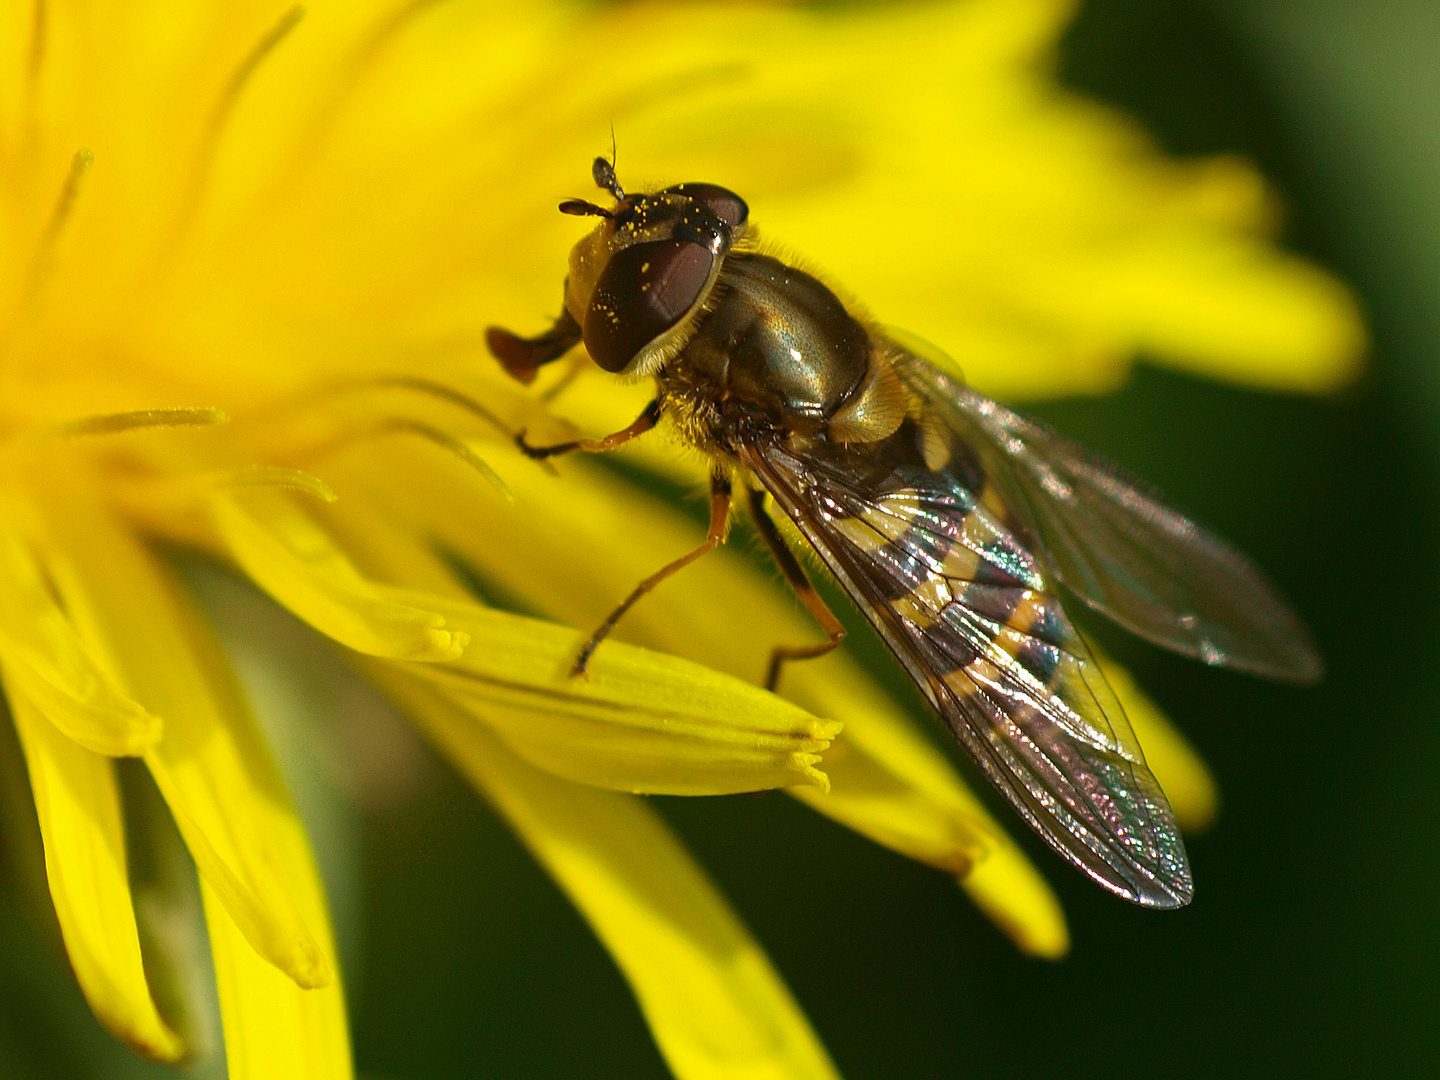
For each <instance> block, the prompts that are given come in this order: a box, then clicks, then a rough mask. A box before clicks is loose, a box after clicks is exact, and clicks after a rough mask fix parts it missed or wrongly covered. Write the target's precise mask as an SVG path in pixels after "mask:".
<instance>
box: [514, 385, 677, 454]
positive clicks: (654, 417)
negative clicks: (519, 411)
mask: <svg viewBox="0 0 1440 1080" xmlns="http://www.w3.org/2000/svg"><path fill="white" fill-rule="evenodd" d="M659 422H660V399H659V398H656V399H655V400H654V401H652V402H650V404H649V405H646V406H645V411H644V412H642V413H641V414H640V415H639V416H637V417H636V418H635V422H634V423H633V424H631V425H630V426H629V427H627V428H624V429H622V430H620V431H616V432H614V433H612V434H610V435H606V436H605V437H604V438H603V439H574V440H572V441H570V442H563V443H555V444H554V445H552V446H531V445H530V444H529V443H527V442H526V441H525V432H523V431H522V432H520V434H518V435H516V436H515V445H516V446H517V447H519V448H520V452H521V453H522V454H524V455H525V456H526V457H528V458H531V459H533V460H535V461H544V460H545V459H546V458H552V457H556V456H557V455H559V454H568V453H570V452H571V451H573V450H584V451H585V452H587V453H592V454H599V453H603V452H605V451H606V450H614V449H615V448H616V447H617V446H624V445H625V444H626V443H627V442H629V441H630V440H631V439H633V438H635V437H636V436H637V435H643V434H645V432H647V431H649V430H650V429H651V428H653V427H654V426H655V425H656V424H658V423H659Z"/></svg>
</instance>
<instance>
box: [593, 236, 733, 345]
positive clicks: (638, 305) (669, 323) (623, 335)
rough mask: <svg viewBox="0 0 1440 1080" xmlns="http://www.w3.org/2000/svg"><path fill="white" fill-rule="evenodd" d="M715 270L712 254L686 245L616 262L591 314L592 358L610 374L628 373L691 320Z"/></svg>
mask: <svg viewBox="0 0 1440 1080" xmlns="http://www.w3.org/2000/svg"><path fill="white" fill-rule="evenodd" d="M714 264H715V257H714V256H713V255H711V253H710V251H709V250H708V249H707V248H704V247H701V246H700V245H699V244H694V243H690V242H688V241H684V240H653V241H651V242H649V243H646V244H636V245H634V246H633V247H628V248H626V249H625V250H623V251H620V252H617V253H616V254H615V255H613V256H611V258H610V261H609V262H608V263H607V264H606V266H605V271H604V272H603V273H602V274H601V275H600V280H599V281H598V282H596V284H595V292H594V293H593V294H592V295H591V299H590V307H589V309H588V310H587V311H586V312H585V325H584V334H585V348H586V350H587V351H588V352H589V353H590V356H591V358H592V359H593V360H594V361H595V363H597V364H599V365H600V366H601V367H602V368H604V369H605V370H606V371H624V370H625V369H626V368H627V367H628V366H629V365H630V362H631V361H632V360H633V359H635V357H636V355H637V354H638V353H639V352H640V351H641V350H642V349H644V348H645V346H647V345H649V344H650V343H651V342H652V341H654V340H655V339H656V338H658V337H659V336H660V335H661V334H663V333H665V331H667V330H669V329H670V328H671V327H673V326H674V325H675V324H676V323H678V322H679V321H680V320H681V319H683V318H684V317H685V313H686V312H687V311H689V310H690V309H691V308H692V307H693V306H694V305H695V302H696V301H697V300H699V299H700V294H701V293H702V292H704V291H705V283H706V282H707V281H708V280H709V279H710V271H711V269H713V267H714Z"/></svg>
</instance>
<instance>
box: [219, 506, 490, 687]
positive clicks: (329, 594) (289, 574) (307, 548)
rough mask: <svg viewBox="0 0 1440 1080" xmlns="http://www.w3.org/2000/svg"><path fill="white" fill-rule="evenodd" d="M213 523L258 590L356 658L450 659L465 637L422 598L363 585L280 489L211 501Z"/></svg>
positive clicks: (461, 650) (346, 562) (366, 582)
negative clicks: (357, 655)
mask: <svg viewBox="0 0 1440 1080" xmlns="http://www.w3.org/2000/svg"><path fill="white" fill-rule="evenodd" d="M211 505H212V508H213V511H214V516H215V524H216V526H217V527H218V528H219V530H220V534H221V535H222V536H223V537H224V539H225V543H226V544H227V545H228V546H229V549H230V551H231V553H232V554H233V555H234V556H235V558H236V559H237V560H238V561H239V563H240V565H241V566H242V567H244V568H245V571H246V572H247V573H248V574H249V575H250V576H251V577H252V578H254V579H255V581H256V582H257V583H258V584H259V585H260V587H261V588H263V589H265V591H266V592H268V593H270V595H271V596H273V597H275V599H276V600H278V601H279V602H280V603H282V604H284V605H285V606H286V607H287V608H289V609H290V610H291V611H293V612H294V613H295V614H296V615H298V616H300V618H302V619H304V620H305V621H306V622H308V623H309V624H310V625H311V626H313V627H315V628H316V629H317V630H319V631H320V632H321V633H323V634H326V635H328V636H330V637H332V638H334V639H335V640H336V641H338V642H340V643H341V644H343V645H348V646H349V647H350V648H352V649H354V650H356V651H357V652H362V653H369V654H371V655H374V656H386V657H390V658H392V659H399V660H453V659H455V658H456V657H457V656H459V655H460V653H461V652H463V651H464V648H465V645H466V642H467V640H468V639H467V638H466V637H465V635H464V634H463V633H456V632H455V631H453V630H451V629H447V628H446V625H445V619H444V617H443V616H441V615H439V614H438V613H436V612H435V611H431V610H427V609H426V608H425V607H423V606H422V605H423V600H422V599H421V598H419V597H413V596H409V595H407V594H405V593H403V592H402V591H401V590H398V589H389V588H386V587H384V586H380V585H377V584H375V583H373V582H369V581H366V580H365V579H364V578H363V577H361V575H360V573H359V571H357V570H356V569H355V567H354V566H353V565H352V564H351V563H350V561H349V560H348V559H347V558H346V557H345V555H344V553H343V552H341V551H340V550H339V549H338V548H337V547H336V546H335V545H334V543H333V542H332V541H331V540H330V538H329V537H328V536H327V535H326V534H325V532H324V531H323V530H322V529H320V528H319V527H317V526H316V524H315V523H314V521H313V520H312V519H311V518H310V517H309V516H308V515H307V514H306V513H305V512H304V511H303V510H302V509H301V508H300V507H298V506H297V505H296V504H295V502H294V499H293V497H291V496H290V495H288V494H287V493H284V492H279V491H265V490H259V491H251V492H246V493H245V494H244V495H238V494H236V495H215V496H213V498H212V503H211Z"/></svg>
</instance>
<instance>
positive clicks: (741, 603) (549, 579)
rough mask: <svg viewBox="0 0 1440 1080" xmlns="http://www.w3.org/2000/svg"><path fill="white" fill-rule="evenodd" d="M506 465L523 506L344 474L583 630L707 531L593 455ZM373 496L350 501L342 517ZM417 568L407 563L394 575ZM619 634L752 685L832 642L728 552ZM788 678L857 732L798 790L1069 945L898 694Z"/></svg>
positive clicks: (1040, 884) (849, 670)
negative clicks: (822, 777) (822, 778)
mask: <svg viewBox="0 0 1440 1080" xmlns="http://www.w3.org/2000/svg"><path fill="white" fill-rule="evenodd" d="M495 463H496V466H497V468H499V469H500V470H501V471H502V472H503V474H504V476H505V479H506V482H507V483H508V484H509V485H510V486H511V488H512V489H513V490H514V491H515V493H516V495H517V501H516V502H515V503H513V504H511V503H508V502H505V501H504V500H502V499H500V498H498V497H497V496H495V495H494V494H492V493H491V492H490V491H488V490H482V489H479V488H478V486H477V485H475V484H474V483H473V481H471V480H469V479H468V478H467V477H466V476H465V475H464V473H463V472H462V471H461V470H459V469H457V468H455V467H453V466H451V465H450V464H449V463H447V462H444V461H437V460H436V459H433V458H422V457H420V456H418V455H407V456H400V457H393V456H387V458H386V460H385V461H383V462H381V461H376V460H374V459H373V458H369V457H367V458H365V459H364V460H363V461H360V460H359V459H358V458H350V459H347V460H346V462H345V463H342V464H340V465H339V466H338V468H337V473H339V474H342V475H350V474H352V473H354V479H353V486H355V487H361V486H363V487H364V488H368V489H369V491H370V492H372V493H373V498H375V499H377V500H379V501H380V502H381V503H382V504H383V505H384V506H385V507H386V508H387V509H388V510H389V511H390V512H391V513H393V514H394V516H395V517H396V518H397V519H398V520H399V521H400V522H403V523H407V524H408V526H409V528H410V529H411V530H412V531H413V533H414V534H417V535H420V536H425V537H433V538H434V539H435V540H436V541H438V542H439V543H440V544H441V545H442V546H444V547H445V548H446V549H448V550H450V551H453V552H454V553H456V554H457V555H458V556H460V557H461V558H462V559H463V560H464V561H466V562H467V564H468V565H470V566H472V567H474V568H475V570H477V571H478V572H479V573H480V574H481V575H482V581H490V580H493V581H495V582H498V583H500V584H501V585H503V586H504V587H505V588H506V589H507V590H508V591H509V592H510V593H511V594H512V595H515V596H519V597H521V598H523V599H524V600H525V602H527V603H529V604H532V605H534V606H536V607H539V608H542V609H543V610H545V611H546V612H547V613H548V614H552V615H555V616H556V617H559V618H563V619H566V620H567V621H571V622H575V623H578V624H579V625H581V626H585V625H593V624H594V623H596V622H598V621H599V619H600V618H602V617H603V615H604V614H605V612H606V611H607V610H608V608H609V606H610V605H612V604H613V603H614V601H615V598H617V597H619V596H623V595H624V594H625V593H626V592H627V591H628V590H629V589H630V588H631V587H632V585H633V583H634V582H635V581H637V580H639V579H640V578H642V577H644V576H645V575H646V574H648V573H650V572H651V571H652V570H653V569H654V568H655V567H657V566H659V565H661V564H663V563H664V562H666V561H667V560H668V559H670V558H673V556H674V553H677V552H683V551H684V550H686V549H687V547H689V546H691V545H693V544H694V543H695V542H696V540H697V539H698V532H699V529H698V526H696V525H695V524H694V523H693V522H689V521H686V520H684V519H682V518H680V516H679V515H678V514H677V513H676V512H675V511H673V510H671V509H670V508H668V507H666V506H664V505H663V504H661V503H659V502H658V501H657V500H654V499H651V498H649V497H647V496H644V495H642V494H641V493H639V492H638V491H637V490H636V489H634V488H633V487H631V486H629V485H627V484H624V483H623V482H620V481H617V480H615V479H614V478H613V477H612V476H610V475H609V474H607V473H605V472H604V471H603V470H600V469H598V468H596V467H595V466H594V465H591V464H588V463H586V462H584V461H567V462H565V463H564V465H563V470H564V471H563V475H562V477H561V478H559V479H557V478H554V477H551V476H548V475H546V474H544V473H543V472H541V471H540V470H539V469H537V468H534V467H533V466H532V465H531V463H529V462H514V461H508V462H507V461H506V460H505V459H502V458H498V457H497V458H496V459H495ZM357 501H359V500H358V499H356V498H353V497H352V498H347V499H342V500H341V501H340V502H339V503H337V504H336V507H335V510H336V514H337V519H338V520H342V521H343V520H344V515H345V507H346V505H347V502H348V503H350V504H352V506H351V509H352V510H353V504H354V503H355V502H357ZM376 517H378V515H376ZM372 520H373V519H372ZM379 531H380V529H379V528H377V527H376V526H374V525H370V524H367V525H366V526H365V527H363V528H354V527H352V528H351V529H349V530H348V532H349V533H350V534H351V535H352V536H354V537H355V538H356V540H355V542H357V543H363V542H364V541H363V540H362V539H360V537H361V534H364V536H366V537H373V536H374V535H376V534H377V533H378V532H379ZM741 542H743V541H741ZM576 551H582V552H585V553H586V555H585V557H584V558H577V557H576V556H575V552H576ZM404 565H406V560H405V559H396V560H392V561H390V562H388V563H387V568H388V569H389V570H390V571H392V572H400V571H401V570H402V569H403V567H404ZM737 628H740V629H738V630H737ZM617 633H619V634H621V635H623V636H625V637H627V638H629V639H630V640H634V641H639V642H643V643H645V644H648V645H651V646H653V647H655V648H661V649H666V650H667V651H670V652H675V653H679V654H681V655H688V656H690V657H694V658H696V659H701V660H703V661H704V662H706V663H707V664H709V665H711V666H713V667H716V668H719V669H720V670H725V671H730V672H732V673H734V674H737V675H740V676H742V677H744V676H747V675H748V676H749V677H751V678H756V677H758V676H759V675H760V674H761V673H762V672H763V671H764V667H765V663H766V660H767V657H768V654H769V650H770V649H771V648H772V647H773V646H774V645H775V644H777V643H779V642H782V641H789V642H794V641H805V640H813V639H815V638H818V636H819V634H818V631H817V630H816V629H815V628H814V627H813V626H811V625H809V624H808V623H807V622H806V621H802V620H801V619H799V618H796V617H795V615H794V614H793V605H787V604H786V603H785V602H784V601H783V600H782V599H780V597H779V596H778V595H777V594H776V592H775V590H774V588H773V586H770V585H768V584H767V583H765V582H764V581H763V580H761V579H760V577H759V575H758V574H757V573H756V572H755V571H754V570H753V569H751V568H750V567H748V566H746V565H744V564H743V563H742V562H741V561H740V560H739V559H738V558H736V557H735V556H734V555H733V553H731V552H729V551H726V550H723V549H722V551H720V552H717V553H715V554H714V555H709V556H706V557H705V558H704V559H702V560H701V561H700V562H698V563H696V564H694V565H693V566H690V567H688V568H686V570H685V571H684V572H683V574H680V575H678V576H677V577H676V578H674V579H672V580H671V581H667V582H666V583H665V584H664V585H662V586H661V587H660V588H659V589H657V590H656V591H655V592H654V593H652V594H651V595H649V596H647V597H645V599H644V600H642V601H641V602H640V603H639V604H638V605H637V606H636V607H635V609H634V610H633V611H632V612H630V613H629V614H628V615H627V616H626V619H625V621H623V622H622V623H621V624H620V627H619V629H618V631H617ZM603 652H604V650H603V649H602V650H601V653H597V658H598V657H599V656H600V655H603ZM478 654H479V653H478V651H477V655H478ZM784 685H785V688H786V689H787V692H788V693H790V694H791V696H793V697H794V698H795V700H797V701H799V702H800V703H801V704H802V705H804V706H805V707H806V708H808V709H809V710H811V711H812V712H814V713H816V714H817V715H821V716H833V717H835V718H836V719H838V720H841V721H843V722H844V723H845V724H846V725H847V727H846V730H845V731H844V732H843V733H842V734H841V736H840V737H839V739H837V741H836V743H835V745H834V746H833V747H832V748H831V749H830V751H828V752H827V754H826V770H827V773H831V769H830V766H831V761H832V757H833V761H834V770H835V771H834V772H833V773H831V789H830V792H831V793H830V794H829V795H825V794H822V793H821V791H820V790H813V789H812V790H805V789H799V788H797V789H792V791H793V793H794V794H796V795H797V796H798V797H800V798H802V799H803V800H804V801H805V802H807V803H808V804H809V805H811V806H813V807H814V808H815V809H816V810H819V811H820V812H821V813H824V814H828V815H830V816H832V817H834V818H835V819H836V820H838V821H840V822H842V823H843V824H845V825H847V826H849V827H851V828H854V829H856V830H857V831H859V832H862V833H864V834H865V835H867V836H869V837H871V838H872V839H874V840H876V841H878V842H879V843H882V844H885V845H887V846H889V847H892V848H894V849H895V850H897V851H900V852H902V853H903V854H906V855H909V856H910V857H912V858H916V859H920V860H922V861H924V862H928V863H930V864H931V865H934V866H937V867H940V868H941V869H944V870H946V871H948V872H950V873H952V874H956V875H960V874H962V873H964V872H965V871H966V869H967V868H969V867H973V869H972V870H971V871H970V873H969V874H968V875H967V876H966V877H965V879H964V884H965V886H966V888H967V890H969V891H970V892H971V894H972V895H973V896H974V897H975V898H976V900H977V902H979V903H981V905H982V906H983V907H984V908H985V909H986V911H987V913H988V914H990V915H991V917H992V918H994V919H995V921H996V922H997V923H998V924H999V925H1001V926H1002V927H1003V928H1004V929H1005V930H1006V932H1007V933H1010V934H1011V936H1012V937H1014V938H1015V940H1016V942H1017V944H1019V945H1020V947H1021V948H1023V949H1025V950H1026V951H1028V952H1032V953H1035V954H1037V955H1042V956H1056V955H1059V954H1061V953H1063V952H1064V951H1065V949H1066V947H1067V944H1068V935H1067V931H1066V928H1065V920H1064V916H1063V914H1062V913H1061V911H1060V906H1059V903H1058V901H1057V900H1056V899H1055V897H1054V896H1053V894H1051V892H1050V891H1049V888H1048V886H1046V885H1045V883H1044V880H1043V879H1042V878H1041V877H1040V875H1039V874H1038V873H1037V872H1036V871H1035V870H1034V869H1033V868H1032V867H1031V866H1030V864H1029V863H1028V861H1027V860H1026V859H1025V856H1024V855H1023V854H1022V853H1021V852H1020V851H1019V849H1018V848H1016V847H1015V846H1014V843H1013V841H1011V840H1010V839H1009V838H1008V837H1007V836H1006V835H1005V833H1004V831H1003V830H1002V829H1001V828H1000V826H999V825H997V824H996V823H995V821H994V820H993V819H992V818H991V817H990V815H989V814H988V813H987V812H986V811H985V810H984V808H983V807H982V806H981V804H980V803H979V801H978V800H977V799H976V798H975V796H974V795H973V794H971V792H970V791H969V790H968V788H966V786H965V784H964V783H963V782H962V781H961V780H960V778H959V776H958V775H957V774H956V773H955V770H954V769H953V767H951V765H950V764H949V763H948V762H947V761H946V760H945V758H944V757H943V755H941V754H940V753H939V752H938V751H936V750H935V749H934V747H933V746H932V745H931V744H930V743H929V742H928V741H927V740H926V739H925V738H924V737H923V736H922V735H921V734H920V733H919V732H918V731H917V730H916V729H915V728H914V726H913V725H912V724H911V723H910V722H909V721H908V720H907V719H906V718H905V717H904V716H903V715H902V714H901V713H900V711H899V710H898V709H896V708H895V707H894V706H893V705H891V704H890V703H889V702H888V699H887V698H886V697H885V695H884V694H882V693H881V692H880V691H879V690H878V689H877V688H876V687H875V686H874V685H873V684H872V683H871V682H870V681H869V680H867V679H866V678H864V677H863V676H861V675H860V674H859V673H858V672H857V671H856V670H855V668H854V667H853V666H852V665H851V664H848V663H846V662H845V661H844V660H843V658H841V657H839V656H831V657H827V658H825V659H823V660H819V661H812V662H810V663H799V664H791V665H789V666H788V667H787V669H786V673H785V684H784ZM851 725H854V726H853V729H852V728H851Z"/></svg>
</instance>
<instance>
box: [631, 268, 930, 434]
mask: <svg viewBox="0 0 1440 1080" xmlns="http://www.w3.org/2000/svg"><path fill="white" fill-rule="evenodd" d="M887 375H888V376H889V378H888V379H887V377H886V376H887ZM656 380H657V384H658V388H659V393H660V397H661V401H662V405H663V407H664V410H665V412H666V414H667V415H669V416H670V417H671V419H672V420H673V421H674V422H675V423H676V425H677V427H678V428H679V431H680V434H681V436H682V437H683V438H684V439H685V440H686V441H687V442H689V443H690V444H691V445H693V446H695V447H697V448H698V449H700V450H703V451H705V452H706V453H710V454H715V455H719V456H721V457H724V458H728V459H732V460H733V459H734V457H735V456H736V448H737V446H738V445H739V444H740V443H743V442H746V441H748V440H751V439H754V438H757V437H759V436H760V435H762V434H763V433H765V432H777V431H778V432H781V433H783V434H784V435H786V436H788V437H791V438H795V439H814V438H835V439H838V440H840V441H842V442H850V441H869V440H870V439H873V438H881V437H884V436H885V435H888V434H889V433H890V431H892V430H894V427H895V425H896V424H898V423H899V420H900V417H901V416H903V414H904V397H903V391H901V390H900V389H899V387H898V385H896V384H895V383H894V379H893V373H892V372H890V370H889V365H888V363H887V362H886V361H885V359H884V358H883V357H882V356H880V355H879V354H878V353H877V352H876V349H875V346H874V343H873V341H872V338H871V335H870V334H869V333H868V332H867V331H866V329H865V327H864V326H863V325H862V324H861V323H860V321H859V320H857V319H856V318H855V317H854V316H853V315H851V313H850V312H849V311H847V310H846V308H845V305H844V304H843V303H842V302H841V301H840V299H839V298H838V297H836V296H835V294H834V293H833V292H831V291H830V290H829V289H828V288H826V287H825V285H823V284H822V283H821V282H820V281H818V280H816V279H815V278H814V277H812V276H811V275H809V274H807V273H805V272H804V271H803V270H798V269H796V268H795V267H792V266H786V265H785V264H784V263H782V262H780V261H779V260H778V259H775V258H772V257H771V256H769V255H761V254H756V253H752V252H736V253H734V254H732V255H730V256H729V257H728V258H727V259H726V261H725V265H724V268H723V269H722V270H721V272H720V276H719V278H718V280H717V282H716V286H715V289H714V291H713V293H712V295H711V297H710V298H709V299H708V301H707V303H706V305H705V310H704V311H703V313H702V314H701V316H700V318H699V319H698V320H697V322H696V324H695V329H694V334H693V336H691V338H690V339H689V341H688V342H686V344H685V346H684V347H683V348H682V349H681V350H680V351H679V352H678V353H677V354H676V355H675V356H674V357H673V358H672V359H671V360H670V361H669V362H668V363H666V364H665V365H664V366H663V367H662V368H661V369H660V370H659V371H658V372H657V373H656ZM882 399H883V400H882ZM897 406H898V408H897ZM881 413H884V415H880V414H881ZM891 414H893V416H892V415H891Z"/></svg>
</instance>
